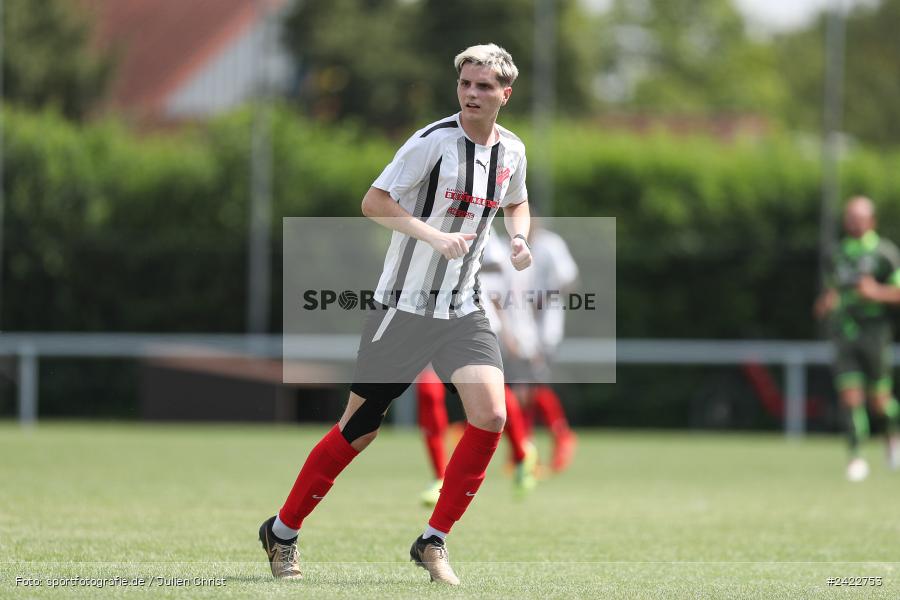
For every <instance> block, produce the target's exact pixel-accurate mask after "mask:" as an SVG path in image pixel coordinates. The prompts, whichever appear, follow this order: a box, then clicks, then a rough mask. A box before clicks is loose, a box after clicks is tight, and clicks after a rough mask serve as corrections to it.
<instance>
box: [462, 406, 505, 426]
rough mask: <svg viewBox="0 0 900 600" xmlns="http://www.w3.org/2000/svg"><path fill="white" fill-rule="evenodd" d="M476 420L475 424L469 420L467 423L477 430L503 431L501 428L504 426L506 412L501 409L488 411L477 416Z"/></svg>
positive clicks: (472, 420) (473, 420)
mask: <svg viewBox="0 0 900 600" xmlns="http://www.w3.org/2000/svg"><path fill="white" fill-rule="evenodd" d="M476 419H477V422H475V419H470V420H469V421H470V422H471V423H472V425H474V426H475V427H478V428H479V429H484V430H486V431H503V428H504V427H505V426H506V410H505V409H503V408H502V407H500V408H495V409H492V410H488V411H485V412H484V413H482V414H480V415H478V416H477V417H476Z"/></svg>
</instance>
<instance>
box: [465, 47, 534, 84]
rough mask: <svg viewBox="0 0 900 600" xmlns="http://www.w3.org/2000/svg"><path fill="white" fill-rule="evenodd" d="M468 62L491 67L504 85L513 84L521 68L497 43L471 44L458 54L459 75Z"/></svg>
mask: <svg viewBox="0 0 900 600" xmlns="http://www.w3.org/2000/svg"><path fill="white" fill-rule="evenodd" d="M466 63H472V64H473V65H477V66H485V67H490V68H491V69H492V70H493V71H494V74H495V75H496V76H497V81H499V82H500V84H501V85H503V86H504V87H505V86H509V85H512V84H513V82H514V81H515V80H516V77H518V76H519V69H517V68H516V65H515V63H514V62H513V59H512V55H510V53H509V52H507V51H506V50H504V49H503V48H501V47H500V46H498V45H497V44H481V45H478V46H469V47H468V48H466V49H465V50H463V51H462V52H460V53H459V54H457V55H456V58H454V59H453V66H454V67H456V74H457V75H459V74H460V73H461V72H462V68H463V65H464V64H466Z"/></svg>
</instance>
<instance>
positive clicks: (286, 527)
mask: <svg viewBox="0 0 900 600" xmlns="http://www.w3.org/2000/svg"><path fill="white" fill-rule="evenodd" d="M454 66H455V67H456V72H457V76H458V78H457V88H456V89H457V98H458V100H459V106H460V112H458V113H456V114H454V115H452V116H450V117H447V118H445V119H442V120H440V121H437V122H435V123H432V124H430V125H428V126H426V127H424V128H422V129H420V130H419V131H417V132H416V133H415V134H414V135H413V136H412V137H411V138H410V139H409V140H408V141H407V142H406V143H405V144H404V145H403V146H402V147H401V148H400V150H399V151H398V152H397V154H396V156H394V159H393V161H392V162H391V163H390V164H389V165H388V166H387V167H386V168H385V169H384V171H383V172H382V173H381V175H379V177H378V178H377V179H376V180H375V182H374V183H373V184H372V187H371V188H369V191H368V192H367V193H366V195H365V198H363V202H362V212H363V214H364V215H366V216H367V217H369V218H371V219H373V220H374V221H376V222H378V223H379V224H382V225H384V226H386V227H389V228H390V229H392V230H393V235H392V237H391V243H390V246H389V248H388V252H387V256H386V257H385V261H384V269H383V271H382V274H381V278H380V280H379V282H378V287H377V288H376V298H377V299H379V300H380V302H381V305H382V307H383V308H384V310H375V311H371V313H370V315H369V317H368V319H367V321H366V324H365V327H364V330H363V333H362V337H361V339H360V345H359V351H358V353H357V361H356V370H355V373H354V379H353V384H352V385H351V387H350V398H349V401H348V403H347V408H346V410H345V412H344V414H343V416H342V417H341V419H340V421H339V422H338V423H337V425H335V426H334V428H332V429H331V431H329V432H328V434H327V435H325V437H323V438H322V440H321V441H320V442H319V443H318V444H317V445H316V446H315V447H314V448H313V449H312V451H311V452H310V454H309V456H308V458H307V459H306V462H305V463H304V465H303V467H302V468H301V469H300V473H299V475H298V476H297V479H296V482H295V483H294V486H293V488H292V489H291V491H290V493H289V494H288V497H287V500H286V501H285V503H284V505H283V506H282V508H281V510H280V511H279V512H278V514H277V515H275V516H273V517H271V518H270V519H268V520H266V521H265V522H264V523H263V524H262V525H261V526H260V529H259V537H260V541H261V542H262V545H263V548H264V549H265V551H266V553H267V555H268V558H269V563H270V566H271V569H272V574H273V575H274V576H275V577H277V578H299V577H302V575H301V571H300V565H299V558H298V552H297V538H298V534H299V532H300V529H301V527H302V525H303V522H304V519H305V518H306V517H307V516H308V515H309V514H310V513H311V512H312V511H313V509H314V508H315V507H316V506H317V505H318V503H319V502H321V501H322V499H323V498H324V497H325V495H326V494H327V493H328V490H329V489H331V487H332V485H333V484H334V480H335V478H337V476H338V475H339V474H340V473H341V471H343V470H344V468H345V467H346V466H347V465H348V464H350V462H351V461H352V460H353V459H354V458H355V457H356V455H357V454H359V452H360V451H362V450H363V449H364V448H366V446H368V445H369V444H370V443H371V442H372V440H374V439H375V436H376V434H377V433H378V429H379V427H380V426H381V422H382V419H383V418H384V414H385V412H386V411H387V409H388V406H390V403H391V402H392V401H393V399H394V398H396V397H397V396H399V395H400V394H401V393H402V392H403V391H404V390H405V389H406V388H407V387H409V385H410V384H411V383H412V381H413V380H414V379H415V377H416V375H418V374H419V373H420V372H421V371H422V369H423V368H424V367H425V366H426V365H427V364H428V363H429V362H430V363H432V365H433V366H434V369H435V371H436V372H437V374H438V376H439V377H440V378H441V379H442V381H444V382H445V383H449V384H451V385H453V386H454V387H455V388H456V390H457V391H458V393H459V396H460V399H461V400H462V404H463V407H464V409H465V412H466V418H467V421H468V423H467V425H466V429H465V432H464V433H463V435H462V437H461V438H460V440H459V443H458V444H457V446H456V449H455V450H454V452H453V454H452V455H451V457H450V460H449V462H448V464H447V468H446V473H445V475H444V485H443V489H442V491H441V495H440V499H439V500H438V503H437V505H436V506H435V507H434V511H433V513H432V515H431V518H430V519H429V521H428V523H427V524H426V526H425V527H424V532H423V533H422V535H421V536H419V537H418V538H416V540H415V541H414V542H413V544H412V547H411V548H410V558H411V559H412V560H414V561H415V563H416V564H417V565H419V566H421V567H423V568H424V569H426V570H427V571H428V573H429V574H430V576H431V580H432V581H439V582H442V583H445V584H450V585H458V584H459V578H458V577H457V576H456V574H455V573H454V572H453V569H452V567H451V566H450V562H449V558H448V554H447V548H446V544H445V538H446V536H447V534H449V533H450V530H451V528H452V527H453V525H454V523H456V521H458V520H459V519H460V518H461V517H462V515H463V513H465V511H466V509H467V508H468V506H469V503H470V502H471V501H472V499H473V498H474V497H475V495H476V494H477V492H478V489H479V487H480V486H481V483H482V481H483V480H484V476H485V471H486V469H487V466H488V463H489V462H490V460H491V457H492V456H493V454H494V451H495V450H496V448H497V443H498V441H499V439H500V436H501V431H502V430H503V426H504V422H505V419H506V415H505V411H504V394H503V370H502V363H501V360H500V351H499V348H498V342H497V337H496V336H495V335H494V334H493V333H492V332H491V329H490V325H489V323H488V321H487V319H486V318H485V316H484V313H483V311H482V310H480V307H479V305H478V303H477V300H476V298H477V295H476V294H475V289H474V288H475V281H476V275H477V273H478V270H479V265H480V261H481V252H482V251H483V249H484V246H485V243H486V242H487V238H488V236H489V232H490V230H491V228H490V225H491V222H492V220H493V218H494V216H495V214H496V212H497V210H498V209H500V208H502V209H503V213H504V222H505V225H506V229H507V231H508V232H509V235H510V238H511V243H510V247H509V260H510V262H511V263H512V265H513V266H514V267H515V268H516V269H525V268H527V267H528V266H529V265H530V264H531V253H530V251H529V249H528V245H527V243H526V242H525V240H526V237H527V235H528V231H529V226H530V219H531V217H530V213H529V209H528V202H527V192H526V187H525V171H526V160H525V147H524V145H523V144H522V142H521V140H519V138H517V137H516V136H515V135H513V134H512V133H511V132H510V131H508V130H507V129H505V128H503V127H501V126H499V125H497V123H496V120H497V115H498V113H499V111H500V108H501V107H502V106H504V105H505V104H506V103H507V102H508V101H509V98H510V95H511V94H512V85H513V82H514V81H515V80H516V77H517V76H518V70H517V69H516V66H515V64H514V63H513V60H512V57H511V56H510V55H509V53H508V52H506V51H505V50H504V49H502V48H500V47H498V46H496V45H494V44H487V45H480V46H472V47H470V48H467V49H466V50H463V51H462V52H461V53H460V54H458V55H457V56H456V58H455V60H454ZM350 526H352V524H349V523H348V527H350Z"/></svg>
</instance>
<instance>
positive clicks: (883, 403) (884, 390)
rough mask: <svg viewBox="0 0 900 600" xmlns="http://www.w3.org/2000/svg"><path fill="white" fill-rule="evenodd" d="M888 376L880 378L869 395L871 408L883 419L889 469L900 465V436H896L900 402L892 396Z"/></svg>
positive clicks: (899, 416)
mask: <svg viewBox="0 0 900 600" xmlns="http://www.w3.org/2000/svg"><path fill="white" fill-rule="evenodd" d="M892 388H893V386H892V380H891V378H890V377H885V378H882V379H880V380H879V381H878V382H877V383H876V385H875V387H874V389H873V390H872V394H871V396H870V398H871V401H872V410H873V412H874V413H875V414H877V415H878V416H879V417H881V418H882V419H884V436H885V444H886V450H887V462H888V466H889V467H890V468H891V469H897V468H898V467H900V438H898V422H900V404H898V403H897V399H896V398H894V394H893V389H892Z"/></svg>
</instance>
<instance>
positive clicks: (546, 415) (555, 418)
mask: <svg viewBox="0 0 900 600" xmlns="http://www.w3.org/2000/svg"><path fill="white" fill-rule="evenodd" d="M532 398H533V399H534V404H535V406H537V410H538V412H539V413H540V415H541V418H542V419H543V421H544V423H545V424H546V425H547V429H549V430H550V432H551V433H552V434H553V436H554V437H558V436H560V435H565V434H566V433H568V432H569V421H568V420H566V413H565V412H563V407H562V404H561V403H560V401H559V396H557V395H556V392H554V391H553V389H552V388H551V387H550V386H548V385H539V386H536V387H535V388H534V392H533V393H532Z"/></svg>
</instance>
